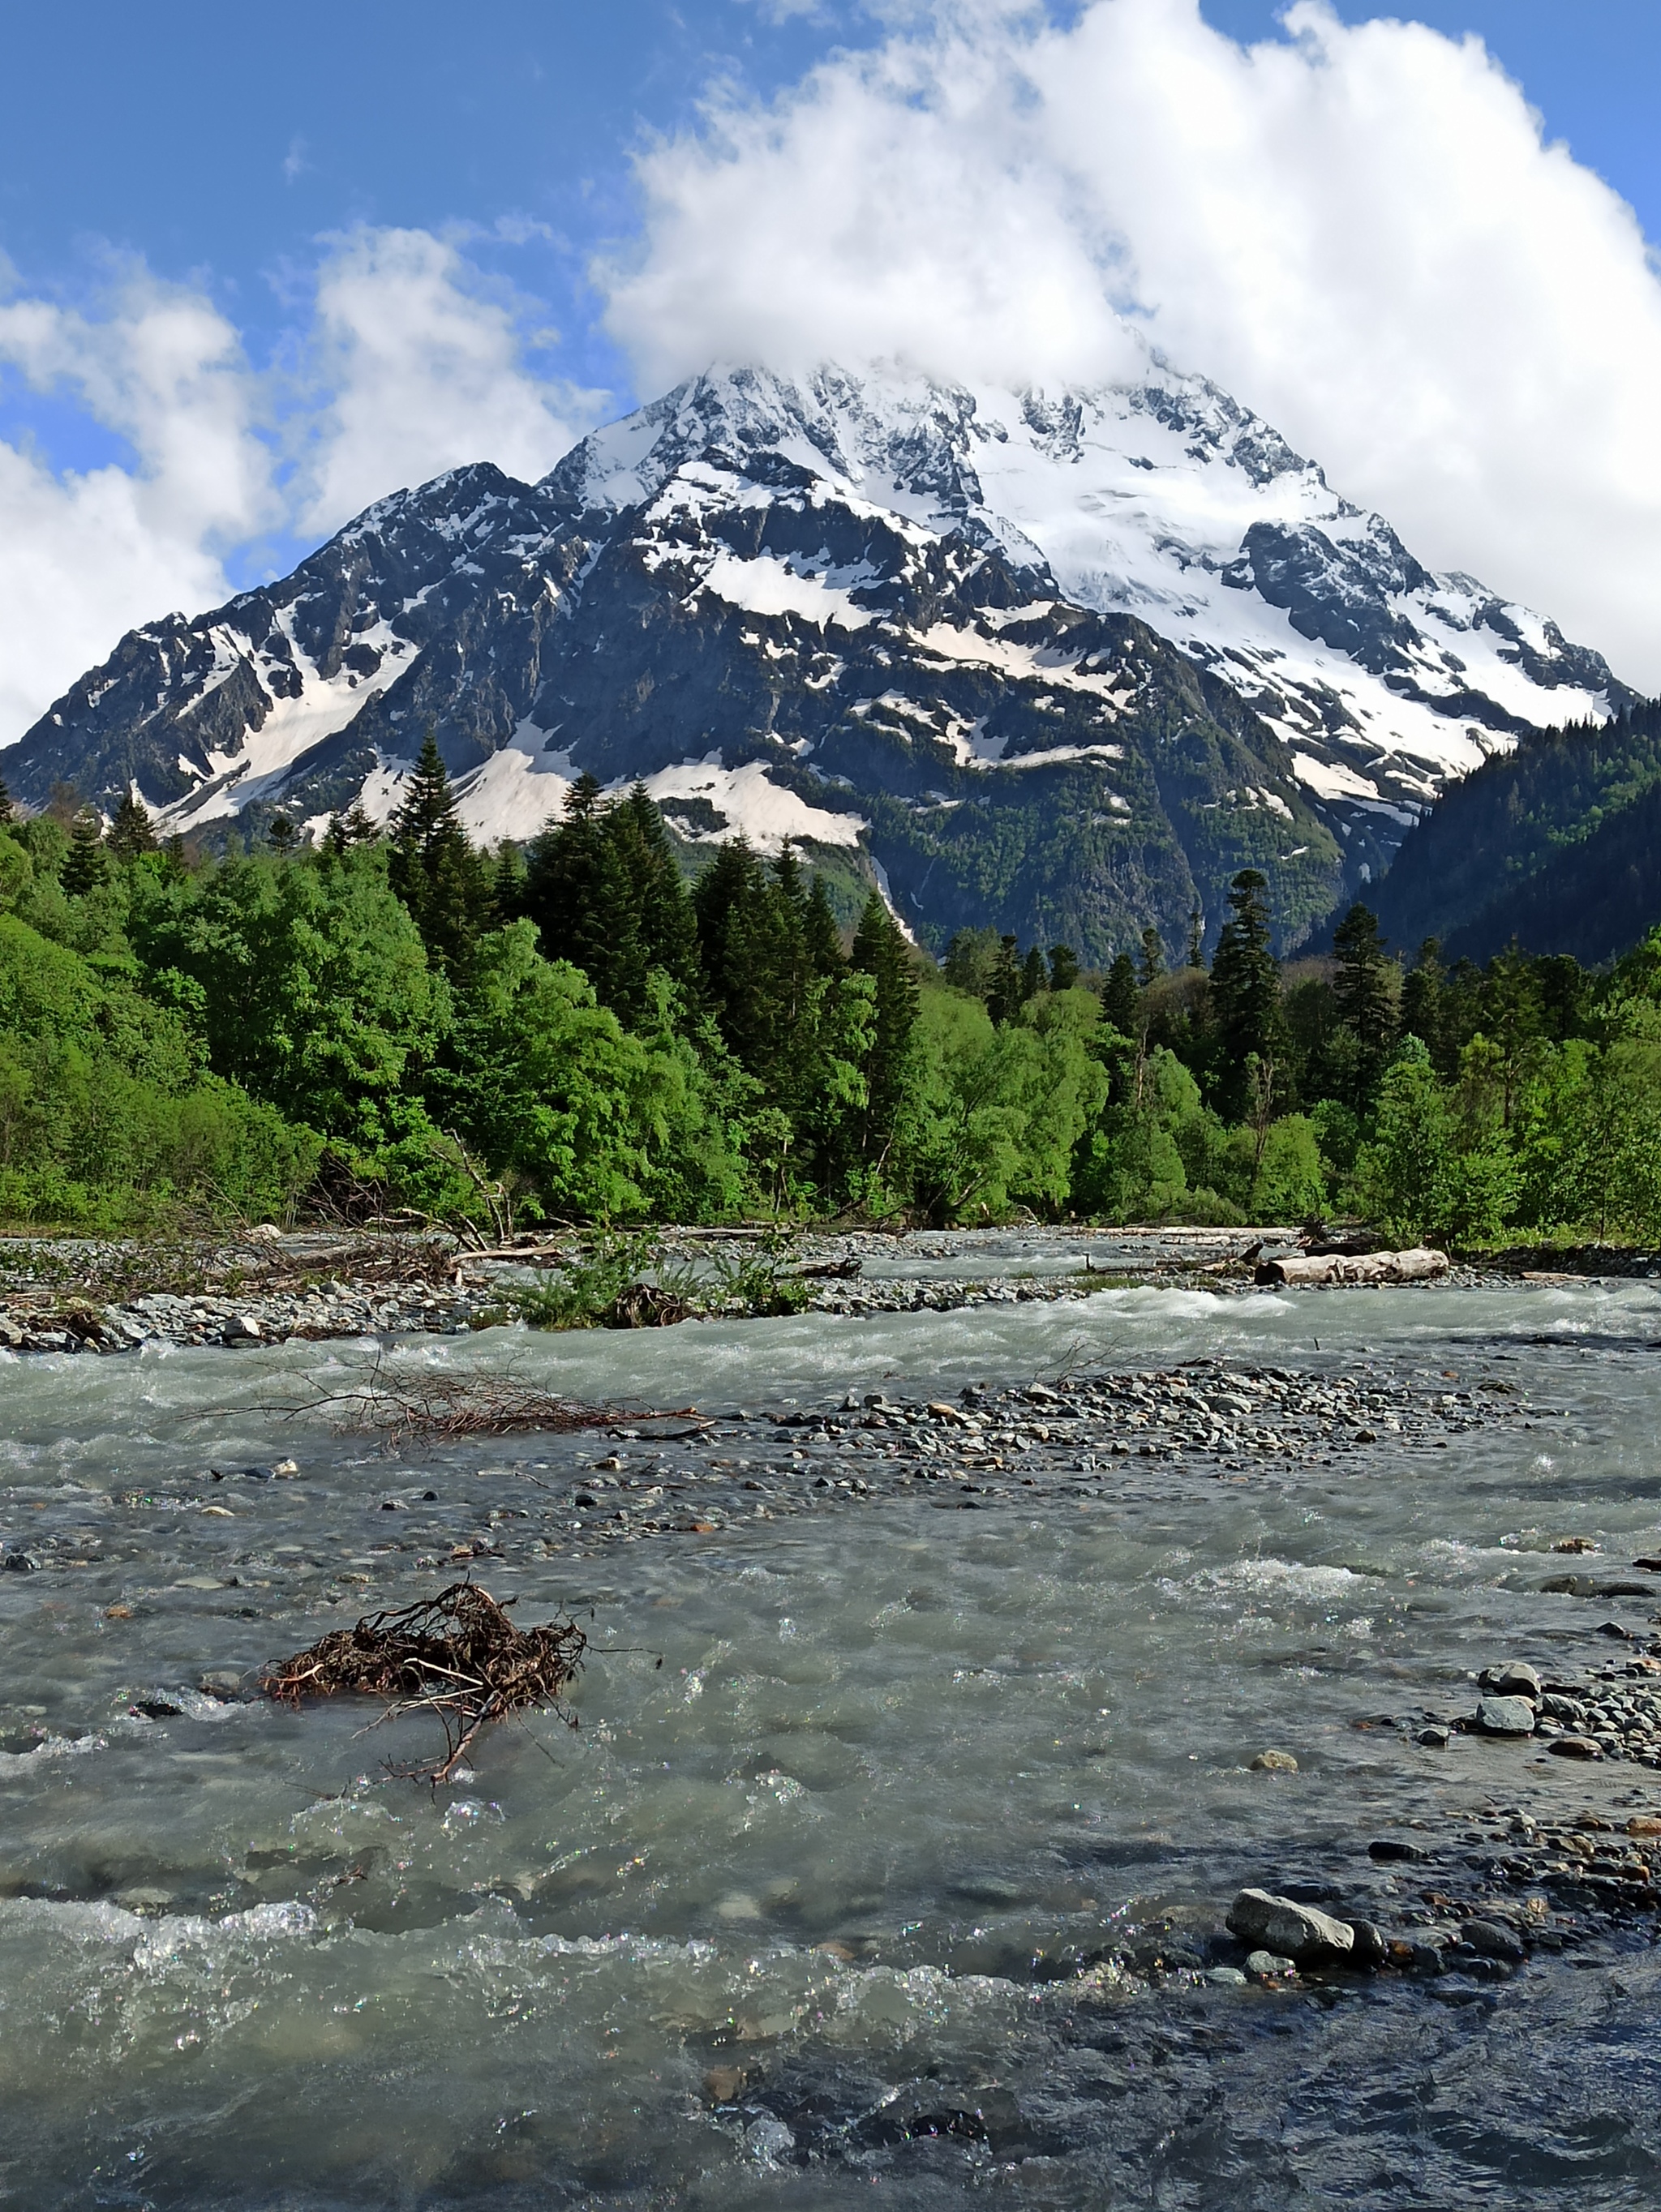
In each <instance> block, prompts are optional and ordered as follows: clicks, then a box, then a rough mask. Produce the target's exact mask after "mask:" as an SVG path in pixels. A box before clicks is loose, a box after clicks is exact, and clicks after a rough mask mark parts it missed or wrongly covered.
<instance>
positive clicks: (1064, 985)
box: [1050, 945, 1079, 991]
mask: <svg viewBox="0 0 1661 2212" xmlns="http://www.w3.org/2000/svg"><path fill="white" fill-rule="evenodd" d="M1078 980H1079V956H1078V954H1077V953H1076V952H1075V951H1074V950H1073V947H1072V946H1071V945H1051V946H1050V989H1051V990H1052V991H1070V990H1071V989H1072V988H1073V986H1074V984H1075V983H1076V982H1077V981H1078Z"/></svg>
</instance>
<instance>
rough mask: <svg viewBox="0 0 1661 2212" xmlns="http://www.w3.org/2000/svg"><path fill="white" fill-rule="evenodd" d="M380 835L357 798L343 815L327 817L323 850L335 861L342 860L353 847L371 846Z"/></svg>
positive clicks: (360, 800)
mask: <svg viewBox="0 0 1661 2212" xmlns="http://www.w3.org/2000/svg"><path fill="white" fill-rule="evenodd" d="M379 836H380V831H379V830H378V829H376V828H375V825H374V823H373V822H371V821H370V819H369V817H368V814H367V813H366V812H365V811H364V808H363V801H362V798H361V797H359V798H357V799H353V801H352V803H351V805H350V806H349V807H348V808H347V810H346V811H345V812H344V814H332V815H331V816H330V817H329V826H328V828H327V829H326V830H325V831H324V833H323V849H324V851H325V852H326V853H328V854H332V856H333V857H334V858H335V859H336V860H344V859H345V857H346V855H347V854H348V853H350V851H351V849H352V848H353V846H354V845H373V844H374V842H375V840H376V838H377V837H379Z"/></svg>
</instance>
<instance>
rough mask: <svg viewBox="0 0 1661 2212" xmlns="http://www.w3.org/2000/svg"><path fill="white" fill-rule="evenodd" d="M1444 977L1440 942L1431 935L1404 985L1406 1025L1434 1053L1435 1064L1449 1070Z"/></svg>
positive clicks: (1427, 1049)
mask: <svg viewBox="0 0 1661 2212" xmlns="http://www.w3.org/2000/svg"><path fill="white" fill-rule="evenodd" d="M1443 976H1444V971H1443V968H1442V947H1441V945H1440V942H1439V940H1438V939H1436V938H1434V937H1427V939H1425V941H1424V943H1423V944H1422V945H1421V946H1420V947H1419V957H1418V958H1417V960H1416V961H1415V963H1414V964H1413V966H1412V968H1411V969H1409V973H1408V977H1407V981H1405V982H1404V983H1403V984H1402V1030H1403V1032H1404V1034H1406V1035H1407V1036H1416V1037H1417V1038H1418V1039H1419V1041H1420V1042H1421V1044H1422V1045H1423V1046H1424V1048H1425V1049H1426V1051H1427V1053H1428V1054H1430V1058H1431V1064H1432V1066H1434V1067H1436V1068H1437V1069H1439V1070H1441V1071H1442V1072H1444V1073H1445V1072H1446V1071H1445V1068H1444V1049H1443V1030H1444V1013H1445V1009H1444V1007H1443V1004H1442V986H1443Z"/></svg>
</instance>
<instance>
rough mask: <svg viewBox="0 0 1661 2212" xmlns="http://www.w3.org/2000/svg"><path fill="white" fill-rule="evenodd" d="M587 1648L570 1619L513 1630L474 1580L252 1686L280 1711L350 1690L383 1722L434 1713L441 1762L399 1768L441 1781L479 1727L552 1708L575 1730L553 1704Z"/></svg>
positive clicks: (315, 1649)
mask: <svg viewBox="0 0 1661 2212" xmlns="http://www.w3.org/2000/svg"><path fill="white" fill-rule="evenodd" d="M511 1602H512V1601H511V1600H510V1601H509V1603H511ZM587 1648H588V1640H587V1637H586V1636H585V1635H584V1634H583V1632H582V1631H581V1629H580V1628H579V1627H578V1626H577V1625H576V1623H575V1621H573V1620H551V1621H545V1622H544V1623H543V1625H542V1626H540V1627H539V1628H524V1629H521V1628H518V1627H515V1626H514V1623H513V1622H512V1621H511V1620H509V1619H508V1613H507V1608H506V1607H504V1606H502V1605H499V1604H498V1603H497V1602H496V1599H495V1598H493V1597H492V1596H491V1595H490V1592H489V1591H488V1590H484V1589H480V1588H479V1587H478V1584H477V1583H451V1585H450V1587H449V1589H446V1590H441V1591H440V1592H439V1594H438V1595H437V1596H436V1597H434V1598H427V1599H424V1600H423V1601H422V1602H421V1603H420V1604H418V1605H410V1606H405V1607H404V1608H403V1609H402V1611H401V1612H398V1613H374V1614H372V1615H371V1616H370V1617H369V1618H368V1619H367V1620H360V1621H359V1622H358V1624H357V1626H356V1628H338V1629H335V1630H333V1631H332V1632H331V1633H330V1634H329V1635H327V1636H325V1637H323V1638H320V1639H319V1641H318V1642H317V1643H315V1644H312V1645H311V1646H310V1647H309V1649H308V1650H304V1651H300V1652H296V1653H295V1656H294V1657H293V1658H292V1659H285V1660H284V1661H283V1663H282V1664H281V1665H280V1666H277V1667H272V1668H268V1669H267V1671H266V1673H265V1676H264V1677H263V1679H262V1682H261V1687H262V1688H263V1689H264V1691H265V1695H266V1696H267V1697H268V1698H273V1699H276V1700H277V1703H278V1704H279V1705H295V1706H297V1705H300V1704H301V1702H302V1701H303V1700H304V1699H307V1698H329V1697H333V1696H335V1695H336V1694H337V1693H338V1692H340V1691H343V1690H351V1691H356V1692H358V1693H359V1694H360V1695H361V1696H363V1697H372V1698H382V1699H385V1700H386V1713H385V1715H384V1716H383V1717H384V1718H386V1719H387V1720H397V1719H399V1718H401V1717H403V1716H404V1715H405V1714H408V1713H424V1712H430V1713H434V1714H435V1715H436V1716H437V1717H438V1719H439V1721H440V1722H441V1724H442V1726H443V1729H444V1741H445V1756H444V1758H443V1759H441V1761H440V1762H439V1764H438V1765H436V1766H434V1767H431V1768H428V1767H418V1768H407V1769H401V1770H399V1771H402V1772H405V1773H407V1774H410V1775H411V1776H417V1777H419V1778H421V1779H423V1780H424V1781H430V1782H434V1783H438V1782H447V1781H448V1780H449V1778H450V1776H451V1774H452V1773H453V1771H454V1770H455V1768H456V1767H457V1766H459V1765H460V1763H461V1761H462V1759H463V1758H464V1757H465V1754H466V1753H467V1750H468V1748H469V1747H470V1746H471V1745H472V1741H473V1740H474V1738H475V1737H476V1736H477V1735H478V1732H479V1730H480V1729H482V1728H483V1727H484V1725H485V1723H487V1722H488V1721H498V1720H504V1719H506V1718H507V1717H508V1716H509V1715H510V1714H513V1713H519V1712H526V1711H555V1712H558V1713H560V1714H561V1716H562V1717H563V1718H564V1719H566V1720H568V1721H569V1723H570V1725H571V1726H572V1727H573V1728H575V1725H576V1722H575V1717H573V1716H572V1715H569V1714H568V1713H565V1712H564V1710H563V1706H562V1705H561V1702H560V1701H561V1699H562V1697H563V1693H564V1692H565V1690H566V1689H567V1688H568V1687H569V1684H570V1683H571V1681H572V1680H574V1679H575V1676H576V1674H578V1673H579V1672H580V1671H581V1666H582V1661H583V1655H584V1653H585V1652H586V1651H587Z"/></svg>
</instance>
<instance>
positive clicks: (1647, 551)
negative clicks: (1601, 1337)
mask: <svg viewBox="0 0 1661 2212" xmlns="http://www.w3.org/2000/svg"><path fill="white" fill-rule="evenodd" d="M1287 33H1288V35H1287V38H1286V39H1283V40H1273V41H1269V42H1266V43H1264V44H1262V45H1259V46H1255V47H1252V48H1250V49H1242V48H1241V47H1240V46H1237V45H1235V44H1234V43H1233V42H1232V40H1228V39H1226V38H1225V37H1223V36H1221V35H1220V34H1219V33H1215V32H1214V31H1212V30H1211V29H1209V28H1208V27H1207V26H1206V24H1205V23H1204V22H1203V21H1202V18H1201V15H1200V13H1199V8H1198V5H1197V0H1088V3H1087V4H1086V6H1085V7H1084V8H1083V9H1082V10H1081V12H1080V15H1079V16H1078V18H1077V20H1076V21H1075V22H1074V23H1073V24H1072V25H1071V26H1070V27H1056V25H1054V24H1053V23H1049V22H1046V21H1043V20H1042V19H1041V18H1038V17H1037V16H1036V15H1035V12H1034V10H1032V9H1029V8H1025V7H1022V6H1020V5H1019V4H1015V3H1014V0H1009V4H1000V0H963V4H952V0H942V4H940V6H939V7H937V8H936V9H934V10H932V11H931V16H930V21H928V24H927V26H926V27H925V28H924V29H923V30H922V31H921V32H916V31H914V32H913V33H911V34H910V35H906V34H903V33H899V34H896V35H894V36H892V37H891V38H890V39H889V40H887V41H886V43H885V44H884V45H882V46H880V47H879V48H878V49H876V50H875V51H873V52H866V53H858V54H845V55H839V56H837V57H834V58H831V60H830V61H829V62H827V63H825V64H823V65H822V66H821V67H819V68H818V70H815V71H814V72H813V73H812V75H811V76H808V77H807V78H806V80H805V81H804V82H803V83H802V84H801V85H800V86H799V87H797V88H794V89H793V90H792V91H791V92H789V93H788V94H786V95H784V96H783V97H782V99H780V100H778V101H776V103H774V104H772V105H770V106H759V105H746V104H745V103H743V102H741V101H738V100H734V99H733V98H732V97H731V96H730V95H728V96H727V97H725V98H724V99H723V100H722V101H721V103H720V104H719V105H716V106H712V108H711V109H710V110H709V112H708V113H707V115H706V117H705V118H704V123H703V128H702V129H701V131H699V132H698V133H697V134H696V135H691V136H685V137H679V138H677V139H673V140H671V141H668V142H666V143H660V144H659V145H657V146H655V147H654V148H653V149H650V150H649V151H648V153H647V154H646V155H644V156H643V158H642V162H641V179H642V186H643V190H644V194H645V200H646V229H645V236H644V240H643V241H642V246H641V249H640V251H639V252H638V254H637V255H636V258H634V259H633V260H632V261H631V262H630V263H628V264H613V265H611V266H610V267H607V268H603V269H601V270H599V272H598V274H599V277H600V280H601V282H602V283H604V285H605V287H606V289H607V290H608V292H609V295H610V317H609V319H610V323H611V328H612V330H613V331H614V332H615V333H616V334H617V335H618V337H620V338H621V339H622V340H623V341H624V343H625V344H626V345H627V346H628V347H629V348H630V350H631V352H632V353H633V355H634V356H635V358H636V361H637V362H638V363H639V364H640V368H641V372H642V383H643V384H645V385H647V386H660V385H662V384H665V383H667V382H669V381H672V380H673V378H674V377H675V376H677V375H678V374H684V373H686V372H688V371H690V370H692V369H695V368H700V367H703V365H705V363H706V362H709V360H711V359H717V358H727V359H733V358H739V359H744V358H761V359H765V360H768V361H770V362H776V363H779V364H781V365H783V366H794V365H801V364H805V363H807V362H813V361H817V360H820V359H824V358H827V357H828V358H840V359H843V360H855V361H856V360H859V359H869V358H874V357H880V356H885V355H895V356H901V357H903V358H907V359H909V360H910V361H911V362H915V363H916V364H917V365H919V366H922V367H924V368H931V369H934V371H936V372H937V373H944V374H956V375H958V376H962V377H965V378H967V379H970V380H972V379H974V378H976V377H986V378H993V379H1001V380H1012V381H1016V382H1025V381H1031V382H1037V383H1046V382H1047V383H1051V384H1055V383H1061V382H1066V381H1069V380H1070V381H1080V380H1104V379H1110V378H1111V377H1112V376H1113V375H1114V374H1116V373H1119V372H1120V371H1121V370H1122V369H1123V367H1124V366H1125V365H1126V353H1125V348H1124V341H1123V330H1122V326H1121V325H1119V324H1118V323H1117V321H1116V317H1115V314H1114V313H1113V310H1114V307H1116V306H1118V307H1125V308H1128V309H1129V310H1131V311H1132V312H1133V313H1135V318H1136V319H1137V320H1138V321H1139V322H1141V324H1142V325H1143V326H1144V327H1146V328H1147V330H1148V331H1149V332H1150V334H1151V335H1152V337H1153V338H1154V340H1155V342H1156V343H1159V345H1161V346H1162V347H1163V348H1164V349H1165V351H1166V352H1167V353H1168V354H1169V355H1170V356H1171V358H1172V359H1173V360H1175V361H1176V362H1178V363H1179V364H1180V365H1181V366H1183V367H1188V368H1199V369H1202V370H1203V371H1204V372H1205V373H1207V374H1209V375H1211V376H1213V377H1214V378H1215V379H1216V380H1218V381H1219V382H1220V383H1221V384H1223V385H1225V386H1227V387H1228V388H1229V389H1230V390H1232V392H1234V393H1235V394H1236V395H1237V397H1238V398H1240V399H1242V400H1243V401H1244V402H1245V403H1246V404H1250V405H1251V406H1253V407H1255V408H1256V409H1257V410H1258V411H1259V412H1260V413H1262V414H1263V415H1265V416H1268V417H1269V420H1270V421H1271V422H1275V424H1276V425H1277V426H1278V427H1279V428H1281V430H1283V431H1284V432H1285V433H1286V435H1287V436H1288V437H1289V438H1291V440H1292V441H1293V443H1294V444H1295V445H1297V446H1299V447H1300V448H1301V449H1302V450H1304V451H1305V452H1307V453H1311V454H1312V455H1313V456H1314V457H1315V458H1316V459H1319V460H1320V461H1321V462H1322V463H1323V465H1324V466H1325V468H1326V470H1327V472H1328V474H1329V477H1331V479H1332V480H1333V482H1334V483H1335V484H1336V485H1338V486H1339V487H1340V488H1341V489H1344V490H1347V491H1348V492H1349V493H1350V494H1351V495H1354V496H1356V497H1358V498H1362V499H1366V500H1367V501H1370V502H1372V503H1373V504H1376V505H1377V506H1378V507H1381V508H1382V509H1383V511H1384V513H1386V514H1388V515H1389V516H1390V519H1391V520H1393V521H1394V522H1395V523H1396V526H1397V527H1398V528H1399V529H1400V530H1401V531H1402V534H1403V535H1404V536H1405V537H1406V538H1408V540H1409V543H1410V544H1413V545H1414V547H1415V550H1417V551H1418V552H1419V553H1420V554H1421V556H1422V557H1424V558H1426V559H1427V560H1429V561H1431V562H1433V564H1435V565H1437V566H1439V567H1460V568H1469V569H1470V570H1472V571H1474V572H1475V573H1476V574H1480V575H1482V576H1483V577H1484V578H1485V580H1488V582H1490V583H1492V584H1494V586H1497V587H1499V588H1500V589H1502V590H1505V591H1507V592H1512V593H1515V594H1516V595H1517V596H1518V597H1520V598H1523V599H1527V600H1529V601H1530V602H1531V603H1533V604H1534V605H1537V606H1539V607H1541V608H1542V611H1545V612H1547V613H1548V614H1551V615H1553V616H1555V617H1556V618H1557V619H1558V620H1559V621H1561V623H1563V624H1564V626H1565V628H1566V629H1568V630H1569V631H1570V633H1571V634H1572V635H1578V636H1580V637H1582V638H1584V639H1586V640H1587V641H1590V642H1591V643H1594V644H1597V645H1599V646H1601V647H1603V649H1604V650H1605V651H1606V652H1608V653H1609V654H1610V656H1611V658H1612V659H1614V660H1615V663H1616V665H1617V666H1618V667H1619V668H1620V669H1621V671H1622V672H1623V673H1626V674H1627V675H1628V677H1629V678H1630V680H1633V681H1635V682H1639V683H1646V684H1652V685H1657V686H1661V628H1658V625H1657V624H1656V623H1655V620H1654V616H1653V599H1654V585H1653V575H1654V573H1655V569H1656V566H1657V562H1658V556H1661V404H1658V402H1657V399H1656V397H1655V395H1656V393H1657V392H1658V391H1661V283H1658V279H1657V276H1656V274H1655V271H1654V270H1653V269H1652V265H1651V262H1650V258H1649V256H1648V253H1647V251H1646V245H1645V241H1644V240H1643V237H1642V235H1641V234H1640V229H1639V227H1638V225H1637V222H1636V221H1635V219H1634V216H1632V214H1631V212H1630V210H1628V208H1627V207H1626V206H1625V204H1623V203H1622V202H1621V200H1620V199H1618V198H1617V197H1616V196H1615V194H1614V193H1613V192H1612V191H1610V190H1609V188H1608V187H1607V186H1606V185H1603V183H1602V182H1601V180H1600V179H1598V178H1597V177H1596V176H1595V175H1593V174H1592V173H1591V172H1590V171H1589V170H1587V169H1585V168H1583V167H1579V166H1578V165H1577V164H1576V163H1575V161H1573V159H1572V157H1571V156H1570V155H1569V153H1568V152H1567V149H1564V148H1562V147H1561V146H1548V145H1546V144H1545V143H1542V135H1541V131H1540V126H1539V123H1538V119H1537V118H1536V116H1535V115H1534V114H1533V113H1532V112H1531V111H1530V109H1529V107H1528V106H1527V104H1526V102H1525V100H1524V97H1523V95H1522V94H1521V92H1520V91H1519V90H1518V88H1517V87H1516V86H1515V85H1514V84H1513V83H1512V82H1510V81H1509V80H1508V79H1507V78H1506V76H1505V75H1504V74H1503V73H1502V71H1501V70H1500V69H1499V68H1498V67H1497V65H1496V64H1494V62H1493V60H1492V59H1491V58H1489V57H1488V54H1487V53H1486V52H1485V51H1484V49H1483V48H1482V46H1481V45H1480V43H1478V42H1477V41H1476V40H1474V39H1471V40H1464V41H1463V42H1458V41H1454V40H1449V39H1446V38H1445V37H1443V36H1441V35H1440V34H1439V33H1435V32H1433V31H1430V30H1428V29H1427V28H1425V27H1423V26H1421V25H1417V24H1413V23H1403V22H1400V21H1373V22H1368V23H1363V24H1360V25H1358V26H1355V27H1348V28H1347V27H1345V26H1343V25H1342V23H1341V22H1340V21H1338V19H1337V18H1336V17H1335V15H1333V14H1332V13H1331V12H1330V11H1329V9H1328V8H1327V7H1326V6H1324V5H1323V4H1319V0H1299V4H1297V5H1295V6H1294V7H1293V8H1292V9H1290V11H1289V13H1288V15H1287Z"/></svg>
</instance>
